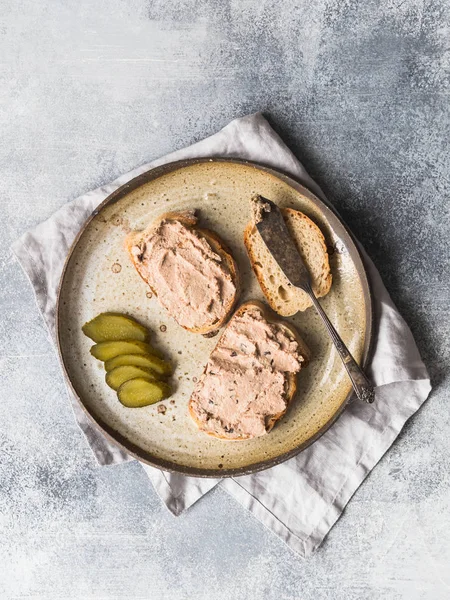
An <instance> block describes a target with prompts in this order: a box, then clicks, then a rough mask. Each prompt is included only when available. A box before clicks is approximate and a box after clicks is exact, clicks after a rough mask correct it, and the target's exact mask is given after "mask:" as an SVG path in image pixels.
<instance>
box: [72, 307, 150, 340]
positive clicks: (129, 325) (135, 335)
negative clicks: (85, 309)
mask: <svg viewBox="0 0 450 600" xmlns="http://www.w3.org/2000/svg"><path fill="white" fill-rule="evenodd" d="M82 330H83V333H84V335H87V336H88V337H89V338H91V340H94V342H96V343H98V342H107V341H113V340H139V341H140V342H145V341H146V340H147V339H148V337H149V333H148V330H147V329H146V328H145V327H144V326H143V325H141V324H140V323H138V322H137V321H135V320H134V319H132V318H131V317H128V316H127V315H121V314H118V313H101V314H100V315H98V316H97V317H95V319H92V321H89V322H88V323H85V324H84V325H83V327H82Z"/></svg>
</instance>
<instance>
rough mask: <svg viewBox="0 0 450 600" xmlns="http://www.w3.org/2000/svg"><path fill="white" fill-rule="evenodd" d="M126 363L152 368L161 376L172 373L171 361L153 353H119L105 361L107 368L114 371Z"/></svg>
mask: <svg viewBox="0 0 450 600" xmlns="http://www.w3.org/2000/svg"><path fill="white" fill-rule="evenodd" d="M124 365H133V366H135V367H140V368H144V369H150V370H151V371H153V372H154V373H156V374H157V375H158V376H160V377H166V376H168V375H171V374H172V365H171V364H170V362H168V361H165V360H161V359H160V358H158V357H157V356H152V355H151V354H119V355H118V356H115V357H114V358H111V359H110V360H107V361H106V362H105V369H106V370H107V371H112V370H113V369H116V368H117V367H122V366H124Z"/></svg>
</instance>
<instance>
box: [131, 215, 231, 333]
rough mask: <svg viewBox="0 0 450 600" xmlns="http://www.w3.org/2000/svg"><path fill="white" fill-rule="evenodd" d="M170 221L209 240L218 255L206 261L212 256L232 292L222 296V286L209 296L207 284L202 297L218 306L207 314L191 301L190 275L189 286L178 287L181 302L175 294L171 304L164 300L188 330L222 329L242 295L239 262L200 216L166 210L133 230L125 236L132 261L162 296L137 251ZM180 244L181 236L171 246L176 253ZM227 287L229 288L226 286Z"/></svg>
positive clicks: (187, 282)
mask: <svg viewBox="0 0 450 600" xmlns="http://www.w3.org/2000/svg"><path fill="white" fill-rule="evenodd" d="M168 222H172V223H178V224H180V226H181V227H182V228H184V229H185V230H187V231H188V232H192V234H193V235H194V236H195V238H196V240H200V242H201V244H206V249H207V251H208V252H209V251H211V253H212V254H211V256H212V255H214V256H213V258H212V259H211V256H210V257H206V258H204V261H205V265H206V262H207V261H208V260H211V264H213V266H214V269H216V270H218V272H219V275H220V276H221V277H222V279H223V282H225V284H226V285H227V286H228V295H227V297H226V298H221V297H220V295H221V291H220V290H219V292H218V293H216V295H215V296H214V294H213V291H211V292H210V294H211V296H210V297H209V296H208V290H209V287H208V286H206V285H205V286H204V287H202V290H201V294H199V297H201V299H202V300H203V299H204V300H205V302H206V301H207V300H208V301H210V304H211V305H213V306H215V308H216V309H217V310H215V312H213V313H209V312H208V311H207V310H206V309H205V314H202V313H201V311H200V309H198V307H195V306H194V305H193V304H191V305H190V304H189V299H190V298H191V297H192V289H190V288H192V287H193V286H194V285H195V278H194V277H186V278H185V281H184V283H183V285H184V286H185V287H184V288H183V285H180V286H179V288H177V289H179V293H180V297H179V299H178V300H179V302H178V303H177V299H175V300H174V298H171V302H170V306H169V304H168V303H167V302H165V301H164V300H161V298H160V301H161V304H162V305H163V306H164V307H165V308H166V309H167V310H168V312H169V314H170V316H171V317H173V318H174V319H175V320H176V321H177V323H179V325H181V326H182V327H184V328H185V329H187V330H188V331H191V332H192V333H200V334H203V335H205V334H211V333H212V332H215V331H217V330H218V329H220V328H221V327H222V326H223V325H224V324H225V323H226V321H227V320H228V318H229V316H230V314H231V312H232V310H233V307H234V304H235V302H236V300H237V298H238V297H239V293H240V281H239V273H238V268H237V265H236V262H235V260H234V258H233V257H232V255H231V252H230V250H229V249H228V247H227V246H226V245H225V243H224V242H223V240H222V239H221V238H220V237H219V236H218V235H217V234H216V233H215V232H213V231H210V230H208V229H202V228H200V227H198V225H197V218H196V216H195V214H194V212H193V211H186V212H172V213H165V214H163V215H161V216H160V217H159V218H158V219H157V220H156V221H154V222H153V223H151V224H150V225H149V226H148V227H147V228H146V229H144V230H143V231H138V232H132V233H131V234H129V235H128V236H127V238H126V240H125V245H126V248H127V250H128V253H129V256H130V258H131V261H132V262H133V264H134V266H135V268H136V270H137V272H138V273H139V275H140V276H141V277H142V279H143V280H144V281H145V282H146V283H147V284H148V285H149V287H150V289H151V291H152V293H153V294H154V295H155V296H156V297H159V296H160V292H161V290H160V289H158V285H157V283H155V282H154V281H153V279H154V277H153V275H152V273H150V272H149V269H148V266H146V263H145V261H143V260H142V256H143V255H139V253H137V252H136V248H143V249H144V252H145V247H146V244H147V243H148V241H149V240H150V239H151V238H152V236H153V235H155V232H157V231H158V228H159V227H160V226H161V224H163V223H168ZM180 244H181V242H179V241H178V240H177V242H176V244H174V246H173V248H171V251H172V252H173V254H176V252H177V250H178V251H179V248H180ZM196 244H197V242H196V241H195V242H194V246H195V245H196ZM208 249H209V250H208ZM197 258H198V257H197ZM181 262H182V261H181ZM186 264H187V263H186ZM202 266H204V265H202ZM180 268H182V267H180V266H179V265H177V270H179V269H180ZM153 272H154V271H153ZM229 284H231V285H229ZM175 287H176V286H175ZM212 287H213V286H212ZM223 287H224V288H225V286H223ZM199 291H200V290H199ZM182 298H185V299H186V298H187V299H188V300H187V301H185V303H184V304H185V305H183V300H182ZM214 303H215V304H214ZM183 310H184V311H185V312H186V311H187V312H189V314H190V318H191V320H192V315H194V318H195V320H196V322H195V323H190V322H189V319H188V318H187V317H185V316H184V315H183Z"/></svg>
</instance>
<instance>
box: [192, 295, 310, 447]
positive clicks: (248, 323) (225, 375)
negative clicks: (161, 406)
mask: <svg viewBox="0 0 450 600" xmlns="http://www.w3.org/2000/svg"><path fill="white" fill-rule="evenodd" d="M307 362H308V350H307V348H306V347H305V345H304V343H303V342H302V340H301V338H300V337H299V335H298V333H297V331H296V330H295V329H294V327H293V326H292V325H291V324H288V323H285V322H283V321H279V320H272V319H271V318H270V317H269V316H268V314H267V311H266V309H265V307H264V305H262V304H261V303H259V302H247V303H246V304H243V305H242V306H241V307H240V308H239V309H238V310H237V311H236V313H235V314H234V315H233V317H232V318H231V319H230V321H229V323H228V325H227V327H226V329H225V330H224V332H223V333H222V335H221V337H220V339H219V341H218V343H217V345H216V347H215V348H214V350H213V351H212V353H211V356H210V358H209V361H208V363H207V365H206V368H205V370H204V373H203V375H202V377H201V378H200V380H199V381H198V383H197V384H196V386H195V388H194V391H193V393H192V396H191V398H190V401H189V412H190V414H191V417H192V418H193V419H194V421H195V422H196V424H197V426H198V427H199V429H200V430H201V431H203V432H205V433H207V434H209V435H212V436H214V437H217V438H221V439H228V440H245V439H250V438H255V437H259V436H261V435H265V434H266V433H268V432H269V431H270V430H271V429H272V427H273V426H274V425H275V423H276V422H277V421H278V420H279V419H280V418H281V417H282V416H283V415H284V413H285V412H286V409H287V407H288V404H289V402H290V400H291V399H292V397H293V396H294V394H295V391H296V387H297V383H296V376H297V373H298V372H299V371H300V369H301V368H303V367H304V366H306V364H307Z"/></svg>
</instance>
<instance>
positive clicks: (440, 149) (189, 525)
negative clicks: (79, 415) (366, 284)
mask: <svg viewBox="0 0 450 600" xmlns="http://www.w3.org/2000/svg"><path fill="white" fill-rule="evenodd" d="M449 25H450V1H449V0H435V1H434V2H431V1H429V0H425V1H422V0H403V1H401V0H398V1H392V0H387V1H386V2H375V1H374V0H369V1H367V2H356V1H354V0H344V1H341V0H330V1H328V2H324V1H323V0H318V1H317V2H306V1H303V2H294V1H293V0H287V1H285V2H279V1H275V0H239V1H237V0H224V1H222V2H217V1H215V0H198V1H197V2H188V1H186V0H174V1H173V2H167V1H162V0H155V1H145V0H97V1H95V2H94V1H92V0H91V1H89V0H39V1H36V0H34V1H33V0H3V1H2V3H1V8H0V84H1V85H0V132H1V134H0V203H1V208H2V218H1V220H0V278H1V285H0V314H1V322H0V339H1V350H0V371H1V374H2V377H1V379H2V385H1V391H0V424H1V425H0V598H2V599H3V598H5V599H19V598H27V599H31V598H36V599H56V598H64V599H80V600H85V599H89V598H102V599H105V600H113V599H114V600H116V599H121V600H122V599H127V600H132V599H147V598H148V599H152V600H153V599H155V600H159V599H169V600H178V599H183V600H184V599H191V598H196V599H198V600H202V599H203V598H204V599H207V598H208V599H209V598H214V599H217V600H221V599H229V598H241V599H243V600H244V599H253V598H255V599H256V598H264V599H269V600H270V599H272V598H273V599H274V600H275V599H276V600H299V599H302V600H308V599H312V598H314V600H325V599H332V600H341V599H342V600H353V599H355V600H361V599H365V598H370V599H383V600H384V599H389V600H391V599H392V600H398V599H408V600H422V599H432V600H441V599H442V600H444V599H447V598H449V597H450V574H449V573H450V571H449V569H448V565H449V564H450V514H449V510H448V506H449V502H450V493H449V489H450V480H449V475H448V473H449V471H450V458H449V457H450V452H449V450H450V445H449V444H450V441H449V440H450V436H449V420H450V417H449V410H448V395H449V375H448V365H449V354H450V349H449V338H450V335H449V333H450V332H449V319H448V314H447V313H448V311H447V309H448V304H449V295H450V294H449V290H448V288H449V272H448V264H449V249H448V235H449V200H448V188H449V180H450V151H449V145H448V140H449V138H450V117H449V109H448V106H449V103H448V96H449V93H450V42H449V39H450V38H449ZM256 110H263V111H264V112H265V114H266V115H267V116H268V117H269V118H270V120H271V122H272V123H273V125H274V126H275V127H276V129H277V130H278V131H279V132H280V133H281V134H282V135H283V137H284V138H285V139H286V141H287V142H288V143H289V144H290V145H291V147H292V148H293V149H294V151H295V152H296V153H297V154H298V156H299V157H300V158H301V159H302V160H303V161H304V163H305V165H306V166H307V167H308V169H309V170H310V172H311V174H312V175H313V176H314V177H316V178H317V180H318V181H319V182H320V184H321V185H322V186H323V188H324V189H325V191H326V193H327V194H328V196H329V198H330V200H332V201H333V202H334V203H335V205H336V206H337V207H339V209H340V210H341V212H342V214H343V216H344V217H345V219H346V220H347V221H348V222H349V224H350V225H351V226H352V227H353V229H354V231H355V233H356V234H357V235H358V237H359V238H360V240H361V241H362V242H363V243H364V244H365V246H366V248H367V250H368V251H369V253H370V254H371V255H372V257H373V258H374V260H375V262H376V264H377V266H378V267H379V269H380V271H381V273H382V275H383V277H384V279H385V281H386V284H387V286H388V288H389V290H390V291H391V293H392V295H393V297H394V299H395V301H396V302H397V304H398V306H399V307H400V308H401V310H402V312H403V314H404V316H405V318H406V319H407V321H408V322H409V324H410V325H411V327H412V329H413V331H414V334H415V336H416V338H417V342H418V344H419V346H420V349H421V351H422V353H423V356H424V358H425V360H426V362H427V364H428V366H429V368H430V371H431V374H432V378H433V383H434V384H435V386H436V388H435V391H434V393H433V394H432V396H431V398H430V400H429V401H428V403H427V404H426V405H425V406H424V408H423V409H422V410H421V411H420V413H419V414H417V415H416V416H415V417H414V418H413V419H412V420H411V421H410V422H409V423H408V425H407V427H406V428H405V430H404V432H403V433H402V435H401V436H400V438H399V439H398V441H397V442H396V444H395V445H394V447H393V448H392V449H391V451H390V452H389V453H388V455H387V456H386V457H385V458H384V459H383V460H382V461H381V463H380V464H379V465H378V467H377V468H376V469H375V470H374V472H373V473H372V474H371V475H370V476H369V478H368V479H367V481H366V482H365V483H364V485H363V486H362V487H361V488H360V490H359V491H358V492H357V493H356V494H355V496H354V498H353V500H352V501H351V503H350V504H349V506H348V508H347V510H346V511H345V513H344V515H343V517H342V518H341V520H340V521H339V522H338V524H337V525H336V526H335V527H334V529H333V530H332V532H331V534H330V535H329V537H328V538H327V540H326V542H325V543H324V544H323V546H322V547H321V549H320V550H319V551H318V553H317V554H316V555H315V556H313V557H312V558H310V559H309V560H307V561H302V560H300V559H299V558H298V557H296V556H295V555H294V554H293V553H292V552H290V551H289V550H288V549H287V548H286V547H285V546H284V545H283V544H282V542H280V541H279V540H278V539H277V538H276V537H274V536H273V535H272V534H271V533H269V532H268V531H266V530H265V529H264V528H263V527H262V526H261V525H260V524H259V523H258V522H257V521H255V520H254V519H253V518H252V517H251V516H250V515H249V514H248V513H246V512H245V510H244V509H242V508H241V507H240V506H239V505H237V504H236V503H235V501H234V500H233V499H231V498H230V497H228V496H227V494H226V493H225V492H222V491H220V490H215V491H213V492H212V493H210V494H209V495H208V496H207V497H206V498H204V499H203V500H202V501H200V502H199V503H198V504H197V505H195V506H194V507H193V508H192V509H191V510H190V511H188V513H186V514H184V515H182V516H181V517H179V518H177V519H176V518H174V517H173V516H172V515H170V514H169V513H168V512H167V510H166V509H165V508H164V507H163V506H162V504H161V502H160V501H159V499H158V498H157V496H156V494H155V492H154V491H153V489H152V488H151V486H150V484H149V483H148V480H147V478H146V476H145V474H144V473H143V472H142V470H141V469H140V468H139V466H138V465H137V464H128V465H124V466H121V467H113V468H102V469H101V468H98V467H97V466H96V464H95V462H94V460H93V458H92V456H91V454H90V451H89V449H88V448H87V446H86V443H85V442H84V439H83V437H82V434H81V433H80V432H79V430H78V429H77V427H76V426H75V424H74V421H73V418H72V414H71V411H70V408H69V405H68V403H67V401H66V397H65V390H64V385H63V381H62V376H61V373H60V369H59V366H58V363H57V360H56V357H55V354H54V352H53V350H52V347H51V346H50V344H49V341H48V339H47V335H46V332H45V330H44V326H43V324H42V322H41V319H40V317H39V315H38V312H37V309H36V307H35V305H34V301H33V296H32V292H31V290H30V288H29V286H28V284H27V282H26V280H25V277H24V275H23V274H22V273H21V271H20V269H19V267H18V265H17V264H16V262H15V261H14V259H13V258H12V256H11V253H10V251H9V245H10V243H11V242H12V241H13V240H15V239H16V238H17V237H18V236H19V235H20V234H21V233H22V232H23V231H25V230H26V229H28V228H29V227H31V226H33V225H35V224H37V223H39V222H40V221H42V220H43V219H44V218H46V217H48V216H49V215H50V214H51V213H52V212H53V211H54V210H55V209H57V208H58V207H59V206H61V205H62V204H63V203H64V202H66V201H67V200H68V199H71V198H74V197H76V196H78V195H79V194H80V193H82V192H84V191H86V190H88V189H90V188H92V187H95V186H98V185H100V184H101V183H104V182H107V181H109V180H111V179H113V178H114V177H116V176H117V175H119V174H120V173H122V172H123V171H126V170H129V169H130V168H132V167H134V166H136V165H138V164H140V163H143V162H146V161H148V160H150V159H152V158H156V157H157V156H160V155H162V154H164V153H166V152H168V151H170V150H173V149H176V148H180V147H182V146H183V145H186V144H188V143H191V142H193V141H195V140H198V139H200V138H202V137H204V136H205V135H208V134H210V133H213V132H215V131H216V130H217V129H219V128H220V127H221V126H223V125H225V124H226V123H227V122H228V121H229V120H231V119H232V118H233V117H236V116H240V115H244V114H246V113H249V112H253V111H256ZM299 501H301V499H299Z"/></svg>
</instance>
